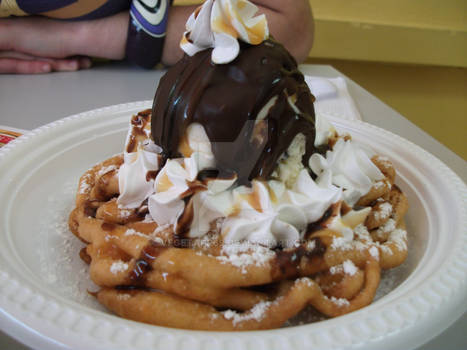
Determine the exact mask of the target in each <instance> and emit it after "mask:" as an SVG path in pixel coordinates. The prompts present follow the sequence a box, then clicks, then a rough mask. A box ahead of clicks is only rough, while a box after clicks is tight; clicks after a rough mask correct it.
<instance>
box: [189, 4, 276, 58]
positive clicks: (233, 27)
mask: <svg viewBox="0 0 467 350" xmlns="http://www.w3.org/2000/svg"><path fill="white" fill-rule="evenodd" d="M257 10H258V8H257V7H256V6H255V5H254V4H252V3H251V2H249V1H247V0H207V1H206V2H205V3H204V4H203V5H202V6H200V7H199V8H198V9H197V10H196V11H195V12H194V13H192V14H191V16H190V17H189V18H188V21H187V23H186V32H185V33H184V35H183V37H182V40H181V42H180V47H181V48H182V50H183V51H185V53H186V54H188V55H190V56H193V55H194V54H196V53H197V52H199V51H202V50H205V49H209V48H212V49H213V51H212V56H211V59H212V61H213V62H214V63H216V64H225V63H229V62H232V61H233V60H234V59H235V58H236V57H237V56H238V54H239V52H240V44H239V42H238V40H239V39H240V40H242V41H244V42H247V43H249V44H252V45H258V44H260V43H261V42H263V41H264V40H266V39H267V38H268V37H269V28H268V24H267V21H266V16H265V15H264V14H262V15H259V16H255V13H256V12H257Z"/></svg>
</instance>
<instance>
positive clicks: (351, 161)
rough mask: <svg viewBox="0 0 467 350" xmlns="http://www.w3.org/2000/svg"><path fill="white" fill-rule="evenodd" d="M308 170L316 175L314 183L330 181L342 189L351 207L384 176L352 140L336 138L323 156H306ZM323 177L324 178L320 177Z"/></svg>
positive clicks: (369, 157)
mask: <svg viewBox="0 0 467 350" xmlns="http://www.w3.org/2000/svg"><path fill="white" fill-rule="evenodd" d="M309 166H310V169H311V170H312V171H313V172H314V173H315V174H316V175H318V178H317V182H320V181H327V182H329V181H331V182H332V184H333V185H335V186H338V187H340V188H342V189H343V198H344V200H345V201H346V202H347V204H349V205H350V206H353V205H354V204H355V203H356V202H357V201H358V199H359V198H360V197H361V196H364V195H365V194H367V193H368V192H369V191H370V189H371V187H372V186H373V184H374V183H376V182H377V181H380V180H383V179H384V175H383V173H382V172H381V171H380V170H379V169H378V167H377V166H376V165H375V164H373V162H372V161H371V155H369V154H367V153H366V152H365V150H364V149H363V148H362V147H359V146H358V145H357V144H356V142H354V141H352V140H344V139H342V138H339V139H338V140H337V142H336V144H335V145H334V146H333V148H332V150H330V151H327V152H326V157H323V156H322V155H321V154H318V153H315V154H313V155H312V156H311V157H310V159H309ZM324 178H326V180H324Z"/></svg>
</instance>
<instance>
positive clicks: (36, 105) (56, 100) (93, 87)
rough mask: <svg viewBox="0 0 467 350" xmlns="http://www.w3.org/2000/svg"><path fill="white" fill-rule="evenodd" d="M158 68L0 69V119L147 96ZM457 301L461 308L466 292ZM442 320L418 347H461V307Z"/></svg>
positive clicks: (54, 115) (403, 129)
mask: <svg viewBox="0 0 467 350" xmlns="http://www.w3.org/2000/svg"><path fill="white" fill-rule="evenodd" d="M302 71H303V72H304V73H305V74H309V75H315V76H322V77H336V76H343V77H344V75H343V74H341V73H340V72H338V71H337V70H335V69H334V68H332V67H330V66H324V65H304V66H302ZM162 74H163V72H161V71H157V70H153V71H146V70H141V69H138V68H132V67H128V66H126V65H124V64H122V63H115V64H108V65H103V66H100V67H95V68H92V69H90V70H84V71H80V72H69V73H53V74H45V75H37V76H32V75H24V76H20V75H0V125H5V126H12V127H16V128H21V129H26V130H30V129H34V128H36V127H38V126H41V125H43V124H46V123H49V122H52V121H55V120H57V119H60V118H63V117H66V116H69V115H72V114H76V113H80V112H84V111H88V110H91V109H95V108H100V107H104V106H109V105H114V104H120V103H125V102H132V101H140V100H151V99H152V98H153V97H154V93H155V89H156V86H157V83H158V81H159V79H160V77H161V75H162ZM347 83H348V87H349V92H350V95H351V96H352V97H353V98H354V100H355V102H356V105H357V108H358V109H359V111H360V113H361V115H362V118H363V120H364V121H366V122H369V123H372V124H374V125H377V126H379V127H382V128H384V129H387V130H389V131H392V132H394V133H396V134H398V135H400V136H402V137H404V138H406V139H408V140H410V141H412V142H414V143H416V144H417V145H419V146H421V147H423V148H424V149H426V150H427V151H429V152H430V153H432V154H434V155H435V156H436V157H438V158H439V159H441V160H442V161H443V162H444V163H446V164H447V165H448V166H449V167H450V168H451V169H452V170H454V172H456V173H457V174H458V175H459V176H460V177H461V178H462V180H463V181H464V182H467V162H465V161H464V160H463V159H462V158H460V157H459V156H457V155H456V154H455V153H453V152H452V151H450V150H449V149H448V148H446V147H445V146H443V145H442V144H441V143H439V142H438V141H436V140H435V139H434V138H432V137H431V136H429V135H428V134H426V133H425V132H424V131H422V130H421V129H420V128H418V127H417V126H415V125H414V124H412V123H411V122H410V121H408V120H407V119H406V118H404V117H403V116H401V115H400V114H399V113H397V112H396V111H394V110H393V109H391V108H390V107H389V106H387V105H385V104H384V103H383V102H381V101H380V100H378V99H377V98H376V97H374V96H373V95H371V94H370V93H369V92H368V91H366V90H364V89H363V88H362V87H360V86H358V85H357V84H355V83H354V82H353V81H351V80H350V79H348V78H347ZM0 307H1V305H0ZM460 307H462V308H464V309H467V296H466V298H465V303H464V305H460ZM447 326H449V327H448V328H447V329H446V330H444V331H442V332H441V333H440V334H427V335H426V338H427V340H429V341H428V343H426V344H425V345H423V346H421V347H419V348H418V350H438V349H443V350H449V349H453V350H454V349H455V350H457V349H467V334H466V332H467V313H464V315H463V316H462V317H461V318H460V319H459V320H457V321H456V322H455V323H453V324H452V325H440V330H443V329H445V328H446V327H447ZM0 330H1V331H0V349H4V350H6V349H18V350H25V349H29V348H28V347H26V346H24V345H22V344H21V343H19V342H18V341H16V340H14V339H13V338H11V337H9V336H8V335H6V334H5V333H8V325H7V324H1V323H0ZM2 331H3V332H2ZM4 332H5V333H4ZM433 337H434V338H433ZM19 341H21V339H19Z"/></svg>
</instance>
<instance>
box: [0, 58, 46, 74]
mask: <svg viewBox="0 0 467 350" xmlns="http://www.w3.org/2000/svg"><path fill="white" fill-rule="evenodd" d="M51 71H52V67H51V65H50V63H48V62H41V61H32V60H21V59H17V58H0V73H10V74H41V73H49V72H51Z"/></svg>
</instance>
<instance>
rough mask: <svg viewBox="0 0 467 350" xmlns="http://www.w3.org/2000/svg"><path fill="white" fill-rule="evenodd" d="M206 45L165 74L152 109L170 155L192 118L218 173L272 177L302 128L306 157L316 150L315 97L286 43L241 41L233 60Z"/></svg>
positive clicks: (156, 135) (156, 133)
mask: <svg viewBox="0 0 467 350" xmlns="http://www.w3.org/2000/svg"><path fill="white" fill-rule="evenodd" d="M211 51H212V49H207V50H204V51H201V52H199V53H197V54H195V55H193V56H188V55H185V56H184V58H183V59H182V60H180V61H179V62H178V63H177V64H176V65H175V66H173V67H172V68H170V69H169V70H168V72H167V73H166V74H165V76H164V77H162V79H161V81H160V84H159V87H158V89H157V91H156V95H155V98H154V104H153V108H152V137H153V139H154V142H155V143H156V144H157V145H159V146H161V147H162V149H163V156H164V158H165V159H167V158H177V157H181V156H182V154H181V153H180V149H179V146H180V144H181V142H182V141H183V138H184V136H185V131H186V129H187V127H188V125H190V124H191V123H193V122H196V123H200V124H201V125H203V126H204V128H205V130H206V134H207V136H208V137H209V140H210V141H211V144H212V151H213V154H214V156H215V159H216V167H217V170H218V171H219V174H220V175H221V176H222V175H223V174H225V175H227V174H229V175H231V174H232V173H236V174H237V176H238V179H239V182H240V183H248V182H249V181H250V180H252V179H253V178H261V179H268V177H269V176H270V174H271V173H272V172H273V170H274V169H275V167H276V165H277V160H278V159H279V157H280V156H281V155H282V154H283V153H284V152H286V150H287V148H288V146H289V145H290V143H291V142H292V140H293V139H294V137H295V136H296V135H297V134H298V133H303V134H304V135H305V137H306V154H305V156H304V157H303V161H304V162H305V161H306V160H308V158H309V156H310V155H311V154H312V153H313V152H314V151H315V149H314V146H313V143H314V139H315V125H314V121H315V114H314V109H313V100H314V97H313V96H312V95H311V93H310V90H309V89H308V86H307V85H306V83H305V82H304V77H303V75H302V73H300V72H299V71H298V69H297V63H296V61H295V59H294V58H293V57H292V56H291V55H290V54H289V53H288V52H287V50H286V49H285V48H284V47H283V46H282V45H281V44H279V43H277V42H276V41H274V40H272V39H268V40H266V41H264V42H262V43H261V44H259V45H250V44H247V43H244V42H241V48H240V54H239V55H238V57H237V58H236V59H235V60H234V61H232V62H230V63H228V64H214V63H212V62H211Z"/></svg>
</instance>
